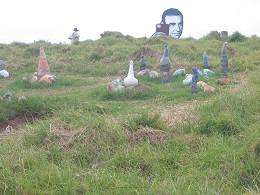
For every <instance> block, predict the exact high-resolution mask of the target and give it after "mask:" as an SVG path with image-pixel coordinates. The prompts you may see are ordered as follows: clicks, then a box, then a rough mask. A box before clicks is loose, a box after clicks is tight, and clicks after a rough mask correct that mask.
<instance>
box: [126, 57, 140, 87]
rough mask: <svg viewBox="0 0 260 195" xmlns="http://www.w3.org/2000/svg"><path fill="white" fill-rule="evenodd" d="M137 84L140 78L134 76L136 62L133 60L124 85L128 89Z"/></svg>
mask: <svg viewBox="0 0 260 195" xmlns="http://www.w3.org/2000/svg"><path fill="white" fill-rule="evenodd" d="M136 85H138V80H137V79H136V78H135V76H134V62H133V60H131V61H130V66H129V70H128V75H127V77H126V78H124V86H125V87H126V89H133V88H134V87H135V86H136Z"/></svg>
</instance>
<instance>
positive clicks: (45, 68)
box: [37, 45, 50, 76]
mask: <svg viewBox="0 0 260 195" xmlns="http://www.w3.org/2000/svg"><path fill="white" fill-rule="evenodd" d="M49 73H50V67H49V65H48V61H47V58H46V55H45V52H44V49H43V46H42V45H41V46H40V59H39V63H38V71H37V74H38V76H43V75H45V74H49Z"/></svg>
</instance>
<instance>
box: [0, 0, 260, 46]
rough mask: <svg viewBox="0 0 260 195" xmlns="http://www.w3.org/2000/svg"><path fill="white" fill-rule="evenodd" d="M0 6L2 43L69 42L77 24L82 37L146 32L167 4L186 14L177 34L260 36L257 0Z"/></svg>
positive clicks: (38, 0)
mask: <svg viewBox="0 0 260 195" xmlns="http://www.w3.org/2000/svg"><path fill="white" fill-rule="evenodd" d="M0 5H1V7H0V43H6V44H8V43H11V42H13V41H17V42H25V43H31V42H33V41H34V40H35V41H38V40H45V41H49V42H51V43H60V42H62V43H69V40H68V36H69V34H70V33H72V32H73V28H75V27H76V28H78V30H79V32H78V33H79V35H80V41H83V40H87V39H91V40H97V39H99V38H100V34H101V33H103V32H104V31H118V32H121V33H123V34H124V35H130V36H133V37H136V38H139V37H144V36H146V37H150V36H151V35H152V34H153V33H154V32H155V25H156V23H159V22H160V21H161V16H162V13H163V11H165V10H166V9H168V8H177V9H179V10H180V11H181V12H182V14H183V16H184V29H183V33H182V36H181V38H185V37H190V36H191V37H193V38H201V37H203V36H204V35H206V34H207V33H209V32H210V31H213V30H217V31H219V32H220V31H228V33H229V35H230V34H232V33H233V32H235V31H239V32H240V33H242V34H243V35H245V36H252V35H257V36H260V0H193V1H192V0H161V1H156V0H155V1H153V0H70V1H68V0H3V1H1V4H0Z"/></svg>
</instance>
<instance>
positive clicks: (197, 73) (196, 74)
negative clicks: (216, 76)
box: [192, 67, 199, 82]
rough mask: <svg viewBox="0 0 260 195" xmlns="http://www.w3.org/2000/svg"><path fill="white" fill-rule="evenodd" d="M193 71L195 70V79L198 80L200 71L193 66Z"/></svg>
mask: <svg viewBox="0 0 260 195" xmlns="http://www.w3.org/2000/svg"><path fill="white" fill-rule="evenodd" d="M192 72H193V75H194V77H195V81H196V82H198V75H199V72H198V70H197V68H195V67H192Z"/></svg>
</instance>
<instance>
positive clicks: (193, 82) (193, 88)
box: [190, 75, 199, 93]
mask: <svg viewBox="0 0 260 195" xmlns="http://www.w3.org/2000/svg"><path fill="white" fill-rule="evenodd" d="M190 90H191V93H198V91H199V88H198V84H197V81H196V78H195V75H192V80H191V84H190Z"/></svg>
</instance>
